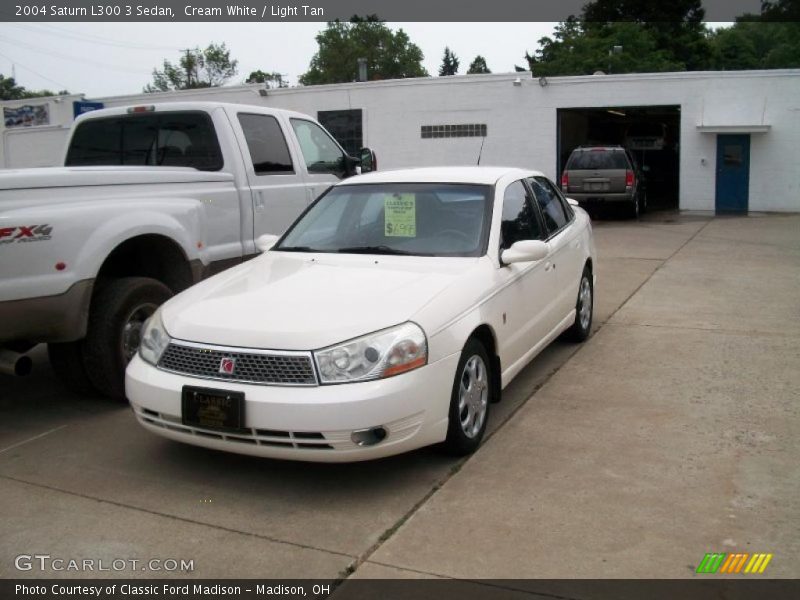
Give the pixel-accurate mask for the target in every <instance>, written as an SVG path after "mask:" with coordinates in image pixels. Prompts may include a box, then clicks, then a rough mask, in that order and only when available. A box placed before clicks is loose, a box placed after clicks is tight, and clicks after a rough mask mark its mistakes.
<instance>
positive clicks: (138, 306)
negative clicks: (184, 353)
mask: <svg viewBox="0 0 800 600" xmlns="http://www.w3.org/2000/svg"><path fill="white" fill-rule="evenodd" d="M171 296H172V290H170V289H169V288H168V287H167V286H165V285H164V284H163V283H161V282H160V281H157V280H155V279H150V278H148V277H122V278H119V279H112V280H111V281H108V282H106V283H104V284H103V286H102V287H100V288H99V289H98V291H97V293H96V294H95V296H94V298H92V308H91V310H90V312H89V325H88V328H87V332H86V338H85V339H84V346H83V350H84V355H83V361H84V365H85V367H86V374H87V375H88V377H89V380H90V381H91V382H92V384H94V386H95V387H96V388H97V389H98V391H100V392H101V393H103V394H105V395H107V396H110V397H112V398H114V399H117V400H121V401H125V367H127V366H128V363H129V362H130V360H131V359H132V358H133V357H134V355H135V354H136V350H137V349H138V348H139V335H140V334H141V328H142V325H143V324H144V322H145V321H146V320H147V318H149V317H150V315H152V314H153V313H154V312H155V310H156V309H157V308H158V307H159V306H160V305H161V304H163V303H164V302H165V301H167V300H168V299H169V298H170V297H171Z"/></svg>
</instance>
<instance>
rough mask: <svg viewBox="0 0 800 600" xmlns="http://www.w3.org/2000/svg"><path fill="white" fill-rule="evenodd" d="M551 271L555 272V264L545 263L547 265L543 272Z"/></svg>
mask: <svg viewBox="0 0 800 600" xmlns="http://www.w3.org/2000/svg"><path fill="white" fill-rule="evenodd" d="M551 269H552V270H553V271H555V270H556V264H555V263H551V262H549V263H547V264H546V265H545V266H544V270H545V271H549V270H551Z"/></svg>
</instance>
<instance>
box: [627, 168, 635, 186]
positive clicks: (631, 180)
mask: <svg viewBox="0 0 800 600" xmlns="http://www.w3.org/2000/svg"><path fill="white" fill-rule="evenodd" d="M634 181H635V179H634V178H633V171H625V187H629V188H632V187H633V183H634Z"/></svg>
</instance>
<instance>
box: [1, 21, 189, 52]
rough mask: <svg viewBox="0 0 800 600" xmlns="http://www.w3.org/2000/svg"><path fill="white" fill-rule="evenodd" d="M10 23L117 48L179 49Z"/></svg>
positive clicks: (39, 25) (42, 25) (45, 26)
mask: <svg viewBox="0 0 800 600" xmlns="http://www.w3.org/2000/svg"><path fill="white" fill-rule="evenodd" d="M8 25H11V26H13V27H21V28H23V29H27V30H28V31H34V32H36V33H40V34H45V35H54V36H59V37H64V38H66V39H71V40H75V41H79V42H84V43H87V44H102V45H106V46H115V47H117V48H129V49H133V50H145V51H160V52H175V51H176V50H178V48H176V47H174V46H150V45H146V44H131V43H128V42H119V41H114V40H109V39H107V38H103V37H100V36H95V35H92V34H88V33H77V32H72V31H68V30H65V29H61V28H59V27H53V26H52V25H45V24H35V25H34V24H23V23H8Z"/></svg>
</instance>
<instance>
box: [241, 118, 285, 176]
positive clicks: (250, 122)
mask: <svg viewBox="0 0 800 600" xmlns="http://www.w3.org/2000/svg"><path fill="white" fill-rule="evenodd" d="M237 116H238V117H239V124H240V125H241V126H242V131H243V132H244V138H245V140H247V148H248V149H249V150H250V160H252V161H253V170H254V171H255V173H256V175H269V174H271V173H294V167H293V166H292V158H291V156H289V147H288V146H287V145H286V138H285V137H284V136H283V132H282V131H281V126H280V125H279V124H278V120H277V119H276V118H275V117H271V116H269V115H254V114H249V113H239V114H238V115H237Z"/></svg>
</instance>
